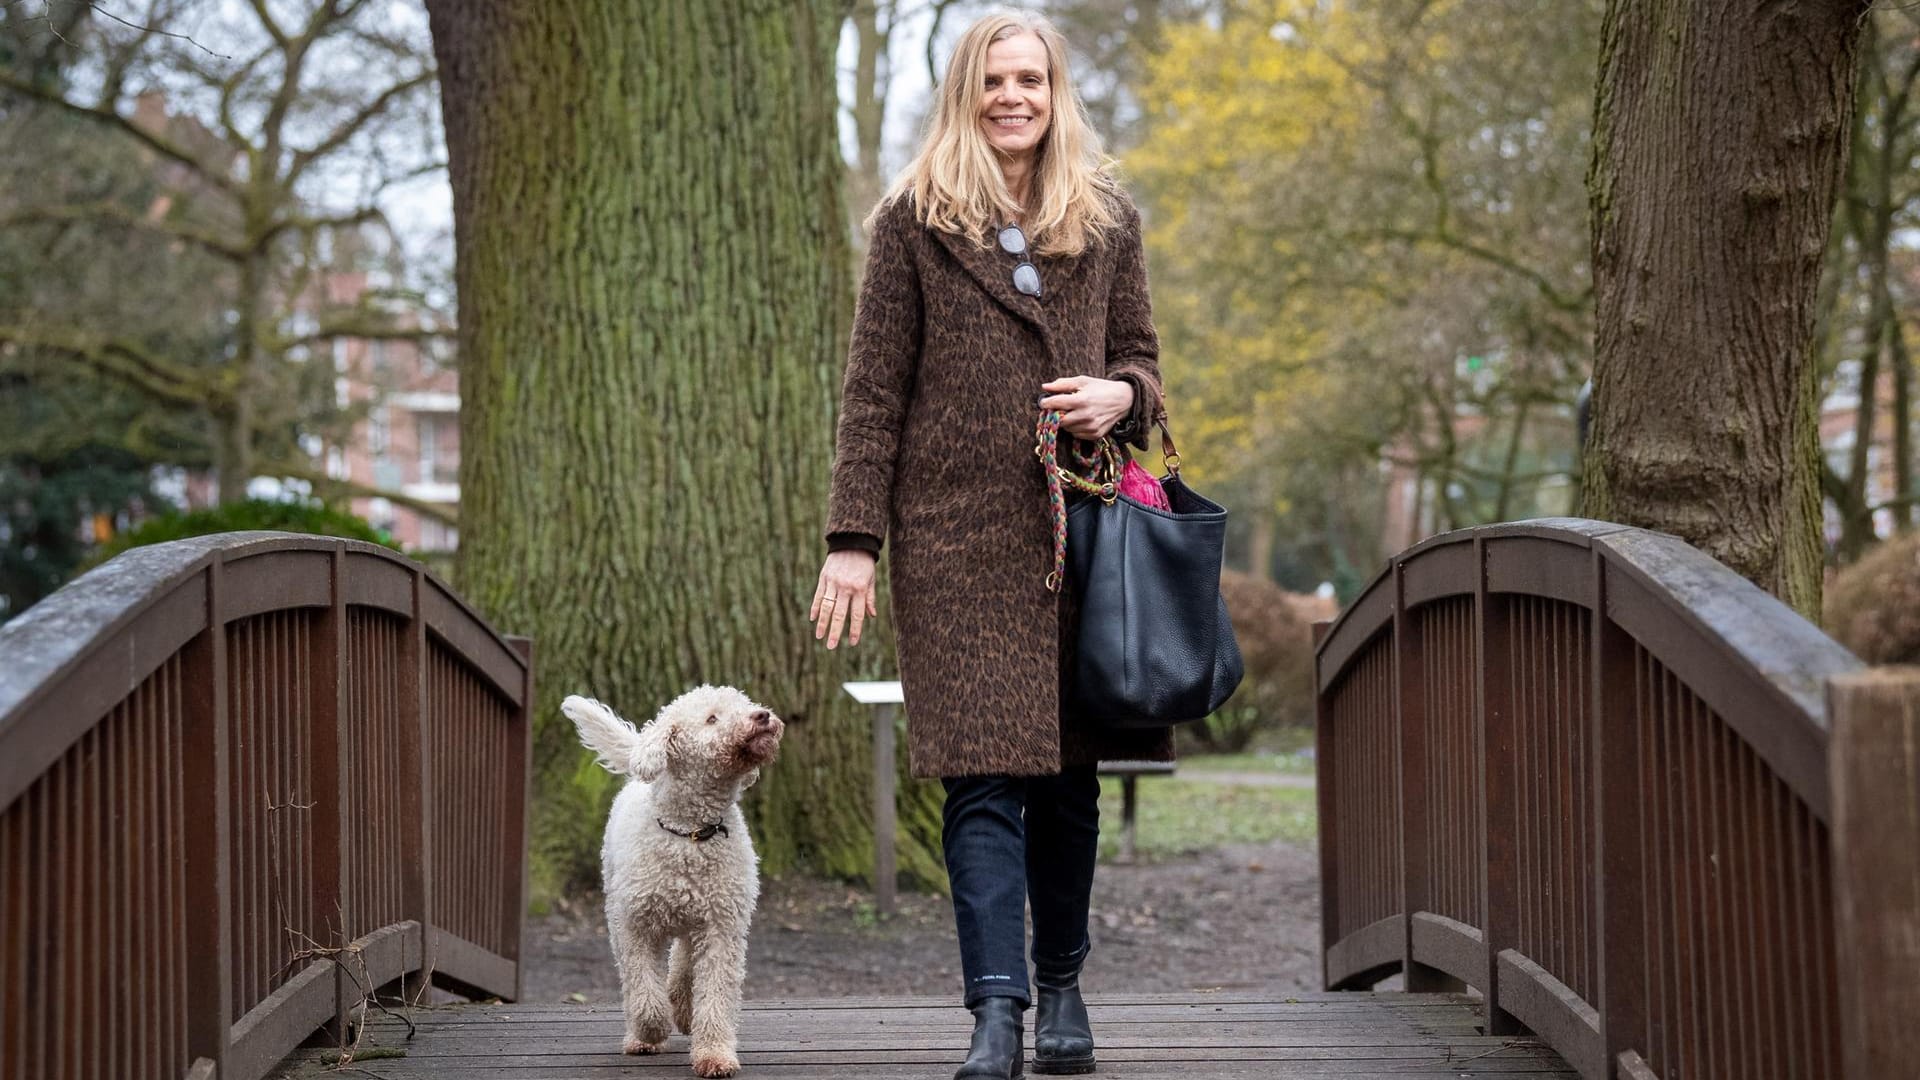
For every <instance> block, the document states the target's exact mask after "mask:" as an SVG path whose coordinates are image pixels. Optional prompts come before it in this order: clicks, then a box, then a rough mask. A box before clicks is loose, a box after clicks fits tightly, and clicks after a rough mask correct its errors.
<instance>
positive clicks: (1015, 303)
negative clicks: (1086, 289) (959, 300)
mask: <svg viewBox="0 0 1920 1080" xmlns="http://www.w3.org/2000/svg"><path fill="white" fill-rule="evenodd" d="M929 231H930V232H932V233H933V234H934V235H935V236H938V237H939V238H940V242H941V243H942V244H945V245H946V247H947V250H948V251H949V252H952V253H953V257H954V259H955V260H956V261H957V262H959V264H960V265H961V266H963V267H965V268H966V271H967V273H969V274H971V275H973V279H974V280H975V281H978V282H979V283H980V287H981V288H983V289H985V290H986V291H987V295H988V296H991V297H993V298H994V299H995V300H997V301H999V302H1000V306H1001V307H1004V308H1006V309H1007V310H1008V311H1011V312H1013V313H1014V314H1015V315H1018V316H1020V317H1021V318H1022V319H1025V320H1026V321H1027V322H1029V323H1031V324H1032V325H1033V328H1034V329H1035V330H1038V331H1039V332H1040V336H1041V338H1042V339H1049V334H1050V331H1049V328H1048V326H1047V316H1046V312H1045V311H1044V310H1042V308H1041V307H1040V301H1039V300H1037V299H1035V298H1033V297H1031V296H1028V295H1026V294H1025V293H1023V292H1021V291H1020V290H1018V289H1016V288H1014V287H1013V268H1014V266H1015V265H1016V263H1015V261H1014V258H1013V256H1011V255H1009V254H1007V253H1006V252H1004V251H1001V250H1000V246H999V245H998V244H989V245H988V246H986V247H984V248H983V247H979V246H977V245H975V244H974V243H973V242H972V241H970V240H968V239H967V238H966V237H964V236H956V235H955V234H953V233H950V232H947V231H945V230H943V229H931V230H929ZM1040 285H1041V288H1042V289H1051V288H1053V285H1054V283H1053V282H1051V281H1049V280H1048V274H1047V270H1046V269H1045V268H1042V269H1041V270H1040ZM1047 343H1048V347H1049V348H1051V347H1052V341H1051V340H1048V341H1047Z"/></svg>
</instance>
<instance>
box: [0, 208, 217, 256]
mask: <svg viewBox="0 0 1920 1080" xmlns="http://www.w3.org/2000/svg"><path fill="white" fill-rule="evenodd" d="M63 222H64V223H79V222H85V223H91V224H99V225H116V226H119V227H121V228H125V229H133V230H136V231H139V232H145V233H152V234H153V235H155V236H164V237H167V238H168V239H171V240H181V241H184V242H186V243H189V244H193V245H195V246H197V247H199V248H201V249H203V250H205V251H207V252H210V253H212V254H214V255H218V256H220V257H221V258H224V259H232V260H234V261H236V262H237V261H239V260H241V259H244V258H246V254H247V253H246V251H245V250H243V249H241V248H240V247H238V246H236V245H234V244H231V243H228V242H227V241H226V240H223V239H221V238H220V237H218V236H215V235H213V234H212V233H208V232H203V231H201V230H199V229H195V228H193V227H191V226H188V225H183V224H180V223H179V222H173V221H167V220H165V219H154V218H149V217H145V216H143V215H140V214H136V213H133V212H132V211H130V210H128V209H127V208H126V207H124V206H119V205H116V204H114V203H94V204H91V205H86V206H42V207H31V208H28V209H25V210H18V211H15V212H14V213H11V214H0V228H7V227H9V226H17V225H51V224H60V223H63Z"/></svg>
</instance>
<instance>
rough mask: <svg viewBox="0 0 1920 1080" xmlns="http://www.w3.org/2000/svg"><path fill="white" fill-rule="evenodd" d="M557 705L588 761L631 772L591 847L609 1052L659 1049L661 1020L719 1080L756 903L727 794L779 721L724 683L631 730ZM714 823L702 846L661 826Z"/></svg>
mask: <svg viewBox="0 0 1920 1080" xmlns="http://www.w3.org/2000/svg"><path fill="white" fill-rule="evenodd" d="M560 709H561V711H562V712H564V713H566V715H567V717H568V719H570V720H572V721H573V723H574V726H575V727H576V728H578V729H579V732H580V741H581V742H582V743H584V744H586V746H587V748H588V749H590V750H592V751H594V752H595V753H596V754H598V755H599V762H600V764H601V765H603V766H605V767H606V768H607V769H608V770H610V771H612V772H616V773H625V774H627V775H628V777H629V778H630V779H629V780H628V781H627V784H626V786H625V787H624V788H622V789H621V791H620V794H619V795H618V796H617V797H615V799H614V800H613V812H612V814H611V815H609V817H608V819H607V834H606V840H605V842H604V844H603V845H602V846H601V849H600V871H601V880H602V884H603V885H604V887H605V889H606V894H607V936H608V937H609V938H611V939H612V944H613V960H614V965H615V966H616V967H617V968H618V969H619V971H620V990H621V996H622V997H623V998H624V1000H625V1006H626V1018H627V1033H626V1041H625V1043H624V1044H623V1046H622V1047H621V1049H622V1050H623V1051H624V1052H626V1053H629V1054H653V1053H658V1052H659V1051H660V1050H661V1049H663V1048H664V1047H665V1045H666V1041H667V1035H668V1033H669V1032H670V1031H671V1028H670V1027H669V1026H668V1025H669V1024H670V1023H671V1024H672V1025H673V1026H675V1027H678V1028H679V1029H680V1030H681V1031H684V1032H686V1033H687V1034H689V1035H691V1036H693V1071H694V1072H696V1073H698V1074H699V1075H701V1076H710V1077H711V1076H732V1075H733V1074H734V1073H735V1072H736V1071H738V1070H739V1068H740V1059H739V1057H738V1054H737V1049H738V1045H739V1043H738V1032H739V1025H740V993H741V985H742V983H744V982H745V980H746V975H747V931H748V928H749V927H750V925H751V924H752V922H753V908H754V904H755V902H756V901H758V900H759V897H760V871H759V859H758V856H756V855H755V854H754V851H753V842H752V841H751V839H749V838H748V836H747V822H746V818H745V817H744V816H743V815H742V814H741V813H740V805H739V802H740V795H741V793H742V792H744V791H745V790H746V789H747V788H748V787H750V786H752V784H753V782H754V781H755V780H757V779H759V777H760V767H761V766H763V765H766V764H767V763H768V762H770V761H772V760H773V757H774V755H775V753H777V752H778V749H779V745H780V735H781V732H782V731H783V730H784V726H783V725H782V724H781V722H780V718H779V717H777V716H774V715H773V714H772V713H771V712H769V711H768V710H766V709H764V708H762V707H760V706H759V705H757V704H755V703H754V702H753V701H752V700H751V699H749V698H748V697H747V696H746V695H745V694H743V693H741V692H740V691H738V690H736V689H734V688H733V687H730V686H699V687H696V688H694V689H692V690H689V691H687V692H686V693H685V694H682V695H680V696H679V697H678V698H675V699H674V700H673V701H672V702H670V703H669V704H667V705H666V706H665V707H664V708H662V709H661V710H660V712H659V714H658V715H657V716H655V717H654V718H653V720H651V721H650V722H648V724H647V725H646V727H644V728H642V729H640V730H638V731H636V730H634V727H633V725H632V724H630V723H628V722H627V721H625V720H622V719H621V718H620V717H619V716H617V715H615V714H614V712H613V710H612V709H609V708H607V707H606V706H605V705H602V704H601V703H600V702H598V701H594V700H593V699H591V698H584V697H579V696H574V697H569V698H567V700H566V701H564V702H562V703H561V705H560ZM714 822H718V823H719V824H720V825H722V826H724V827H725V829H726V832H724V833H716V834H714V835H713V836H712V837H711V838H709V839H705V840H692V839H689V838H688V837H685V836H680V835H676V834H675V833H674V832H671V831H669V829H674V830H679V831H680V832H693V831H695V830H697V829H699V828H701V827H702V826H705V825H709V824H711V823H714ZM669 945H671V949H670V950H669ZM669 951H670V953H671V955H670V958H667V959H666V963H665V965H664V966H663V964H662V960H663V958H666V957H667V954H668V953H669Z"/></svg>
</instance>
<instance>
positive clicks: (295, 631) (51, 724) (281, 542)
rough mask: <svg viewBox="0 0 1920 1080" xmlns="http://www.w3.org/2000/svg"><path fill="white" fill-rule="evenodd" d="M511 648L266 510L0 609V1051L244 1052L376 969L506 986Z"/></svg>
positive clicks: (453, 610) (518, 879) (24, 1054)
mask: <svg viewBox="0 0 1920 1080" xmlns="http://www.w3.org/2000/svg"><path fill="white" fill-rule="evenodd" d="M528 651H529V650H528V644H527V643H526V642H525V641H524V640H509V639H506V638H503V637H501V636H499V635H498V634H496V633H494V631H493V630H491V629H490V628H489V627H488V626H487V625H486V624H485V623H484V622H483V621H482V620H481V619H480V618H479V617H478V616H477V615H475V614H474V613H473V612H472V611H471V610H470V609H468V608H467V607H466V606H465V605H464V604H463V603H462V602H461V601H460V600H459V599H458V598H457V597H455V596H454V595H453V594H452V593H451V592H450V591H449V590H448V589H447V588H446V586H445V585H443V584H442V583H441V582H440V581H439V580H437V579H436V578H434V577H433V576H432V575H430V574H428V573H426V572H424V571H423V570H422V569H421V568H420V567H419V566H418V565H416V564H414V563H411V562H409V561H407V560H406V559H403V558H401V557H399V556H398V555H396V554H395V553H393V552H391V551H388V550H386V549H384V548H381V547H378V546H375V545H371V544H364V543H358V542H354V541H346V540H335V539H329V538H322V537H309V536H294V535H289V534H280V533H230V534H225V535H221V536H213V537H204V538H198V539H191V540H181V541H176V542H174V543H169V544H160V545H155V546H153V547H147V548H140V549H136V550H133V551H130V552H128V553H126V554H124V555H122V556H120V557H119V558H117V559H115V560H113V561H112V562H110V563H108V564H106V565H105V566H102V567H100V568H99V569H97V570H94V571H93V572H91V573H89V574H87V575H85V576H84V577H82V578H81V579H79V580H78V581H76V582H74V583H73V584H71V585H69V586H67V587H66V588H65V589H62V590H61V591H60V592H58V593H55V594H54V595H53V596H50V597H48V598H47V599H46V600H44V601H42V602H41V603H40V604H38V605H36V606H35V607H33V608H31V609H29V610H28V611H27V612H26V613H24V614H22V615H21V616H20V617H19V618H17V619H15V620H14V621H13V622H11V623H9V624H7V625H6V626H5V627H3V628H0V1076H4V1077H6V1078H15V1077H18V1078H25V1077H35V1078H47V1080H55V1078H60V1080H64V1078H100V1080H128V1078H137V1077H156V1078H159V1077H165V1078H169V1080H171V1078H177V1077H181V1076H193V1077H208V1076H214V1075H218V1076H220V1077H223V1078H229V1080H231V1078H242V1080H253V1078H256V1077H260V1076H263V1075H265V1074H266V1073H267V1072H268V1071H269V1070H270V1069H271V1068H272V1066H273V1065H274V1064H275V1063H277V1062H278V1060H279V1059H280V1058H281V1056H282V1055H284V1054H285V1052H286V1051H287V1050H289V1049H291V1048H292V1047H294V1046H296V1045H298V1044H299V1043H300V1042H301V1041H303V1040H304V1039H305V1038H307V1037H308V1036H310V1035H311V1034H313V1033H314V1032H315V1031H316V1030H318V1029H322V1028H327V1027H330V1026H332V1027H335V1028H336V1030H339V1029H338V1025H341V1024H344V1023H346V1022H347V1020H348V1016H349V1014H350V1013H351V1011H352V1010H353V1009H354V1007H355V1006H356V1005H357V1004H358V1003H359V1002H360V1000H361V998H362V995H363V993H364V992H366V991H368V990H371V989H372V988H374V987H378V986H381V985H384V984H388V983H391V982H393V981H394V980H400V979H405V980H406V985H408V986H409V988H410V989H412V990H415V991H417V990H418V989H420V988H421V987H422V985H423V984H424V983H425V982H427V981H428V980H431V981H432V982H433V983H436V984H438V985H441V986H444V987H448V988H451V989H454V990H456V991H459V992H462V993H466V994H469V995H498V996H502V997H508V998H512V997H515V996H517V995H518V991H519V986H520V963H519V959H520V932H521V913H522V911H523V910H524V907H525V898H526V878H525V873H526V870H525V866H526V860H525V858H524V853H525V847H526V815H527V802H528V789H527V784H528V776H529V772H528V752H529V749H528V748H529V741H528V740H529V723H528V710H529V708H530V706H531V702H532V700H533V699H532V683H531V666H530V662H529V656H528Z"/></svg>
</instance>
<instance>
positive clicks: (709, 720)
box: [707, 716, 720, 724]
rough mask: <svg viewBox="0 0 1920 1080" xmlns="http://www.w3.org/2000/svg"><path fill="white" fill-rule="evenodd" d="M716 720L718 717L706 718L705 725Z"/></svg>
mask: <svg viewBox="0 0 1920 1080" xmlns="http://www.w3.org/2000/svg"><path fill="white" fill-rule="evenodd" d="M718 719H720V718H719V717H718V716H709V717H707V723H709V724H711V723H713V722H714V721H716V720H718Z"/></svg>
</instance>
